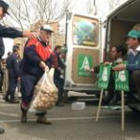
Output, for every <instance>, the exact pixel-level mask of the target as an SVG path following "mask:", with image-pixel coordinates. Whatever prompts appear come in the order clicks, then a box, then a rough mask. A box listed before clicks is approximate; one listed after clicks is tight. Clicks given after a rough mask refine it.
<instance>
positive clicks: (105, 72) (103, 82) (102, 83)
mask: <svg viewBox="0 0 140 140" xmlns="http://www.w3.org/2000/svg"><path fill="white" fill-rule="evenodd" d="M110 71H111V64H107V65H104V64H100V72H99V80H98V87H99V88H101V93H100V99H99V104H98V110H97V114H96V122H97V121H98V118H99V114H100V110H101V104H102V99H103V92H104V89H107V88H108V84H109V78H110Z"/></svg>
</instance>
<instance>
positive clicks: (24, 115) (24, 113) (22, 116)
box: [21, 107, 27, 123]
mask: <svg viewBox="0 0 140 140" xmlns="http://www.w3.org/2000/svg"><path fill="white" fill-rule="evenodd" d="M21 111H22V114H21V123H26V122H27V110H26V109H24V108H22V107H21Z"/></svg>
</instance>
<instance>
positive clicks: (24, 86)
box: [21, 73, 46, 116]
mask: <svg viewBox="0 0 140 140" xmlns="http://www.w3.org/2000/svg"><path fill="white" fill-rule="evenodd" d="M40 78H41V77H37V76H35V75H30V74H27V73H22V74H21V94H22V104H23V103H24V104H26V109H25V108H24V107H23V106H21V108H22V109H21V110H28V108H29V105H30V102H31V100H32V98H33V95H34V94H33V93H34V88H35V85H36V84H37V82H38V81H39V79H40ZM45 114H46V112H36V115H37V116H44V115H45Z"/></svg>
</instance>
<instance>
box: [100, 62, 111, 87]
mask: <svg viewBox="0 0 140 140" xmlns="http://www.w3.org/2000/svg"><path fill="white" fill-rule="evenodd" d="M110 71H111V65H110V64H108V65H104V64H100V72H99V80H98V87H99V88H102V89H107V88H108V84H109V77H110Z"/></svg>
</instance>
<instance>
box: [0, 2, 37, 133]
mask: <svg viewBox="0 0 140 140" xmlns="http://www.w3.org/2000/svg"><path fill="white" fill-rule="evenodd" d="M8 9H9V5H8V4H7V3H6V2H4V1H3V0H0V20H1V19H2V18H3V17H4V16H5V15H6V14H9V13H8ZM0 37H9V38H16V37H28V38H34V35H33V34H32V33H30V32H28V31H18V30H17V29H15V28H12V27H6V26H3V25H1V24H0ZM0 41H1V40H0ZM0 44H1V43H0ZM3 133H4V129H3V128H0V134H3Z"/></svg>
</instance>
